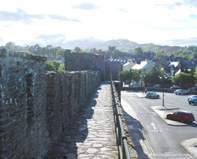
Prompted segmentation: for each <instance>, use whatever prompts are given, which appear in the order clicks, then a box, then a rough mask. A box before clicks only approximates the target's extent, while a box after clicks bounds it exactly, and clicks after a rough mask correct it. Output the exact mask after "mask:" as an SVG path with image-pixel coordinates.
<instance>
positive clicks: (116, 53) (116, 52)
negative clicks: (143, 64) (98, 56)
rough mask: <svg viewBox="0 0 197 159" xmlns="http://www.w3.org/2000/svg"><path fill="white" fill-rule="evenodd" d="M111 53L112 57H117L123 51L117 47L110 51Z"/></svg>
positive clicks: (120, 55)
mask: <svg viewBox="0 0 197 159" xmlns="http://www.w3.org/2000/svg"><path fill="white" fill-rule="evenodd" d="M111 55H112V57H113V58H118V57H122V56H123V52H122V51H120V50H118V49H115V50H114V51H112V53H111Z"/></svg>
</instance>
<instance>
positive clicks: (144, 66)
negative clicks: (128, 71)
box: [132, 60, 155, 86]
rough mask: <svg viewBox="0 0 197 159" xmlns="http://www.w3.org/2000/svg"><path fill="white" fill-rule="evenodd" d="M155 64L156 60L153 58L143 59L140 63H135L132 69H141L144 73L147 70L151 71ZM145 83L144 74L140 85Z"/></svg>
mask: <svg viewBox="0 0 197 159" xmlns="http://www.w3.org/2000/svg"><path fill="white" fill-rule="evenodd" d="M154 65H155V62H153V61H152V60H145V61H141V63H140V64H135V65H134V66H133V67H132V69H133V70H141V71H142V74H143V73H145V72H146V71H149V70H150V69H151V68H152V67H153V66H154ZM142 83H143V76H141V79H140V81H139V82H138V85H139V86H141V85H142Z"/></svg>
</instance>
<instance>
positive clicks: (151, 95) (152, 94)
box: [145, 92, 159, 98]
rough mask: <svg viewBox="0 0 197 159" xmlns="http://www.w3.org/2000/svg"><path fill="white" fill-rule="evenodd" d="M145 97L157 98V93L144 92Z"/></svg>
mask: <svg viewBox="0 0 197 159" xmlns="http://www.w3.org/2000/svg"><path fill="white" fill-rule="evenodd" d="M145 98H159V95H158V94H157V93H155V92H148V93H146V95H145Z"/></svg>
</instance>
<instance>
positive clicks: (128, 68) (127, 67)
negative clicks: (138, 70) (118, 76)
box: [123, 60, 135, 71]
mask: <svg viewBox="0 0 197 159" xmlns="http://www.w3.org/2000/svg"><path fill="white" fill-rule="evenodd" d="M134 65H135V63H134V62H133V60H129V61H127V63H125V64H124V65H123V71H125V70H130V69H131V68H132V67H133V66H134Z"/></svg>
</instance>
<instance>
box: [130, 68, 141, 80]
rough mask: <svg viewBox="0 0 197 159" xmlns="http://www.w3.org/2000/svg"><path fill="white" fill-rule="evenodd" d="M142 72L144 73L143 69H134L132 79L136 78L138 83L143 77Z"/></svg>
mask: <svg viewBox="0 0 197 159" xmlns="http://www.w3.org/2000/svg"><path fill="white" fill-rule="evenodd" d="M141 73H142V71H141V70H137V71H135V70H134V71H133V78H132V80H134V81H135V82H136V83H138V82H139V80H140V79H141Z"/></svg>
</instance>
